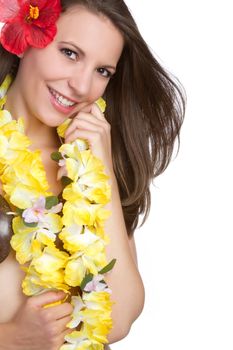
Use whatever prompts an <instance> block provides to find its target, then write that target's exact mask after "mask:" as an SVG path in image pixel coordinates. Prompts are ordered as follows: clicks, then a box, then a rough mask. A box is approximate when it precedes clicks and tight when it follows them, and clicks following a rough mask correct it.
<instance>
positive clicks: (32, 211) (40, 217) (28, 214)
mask: <svg viewBox="0 0 233 350" xmlns="http://www.w3.org/2000/svg"><path fill="white" fill-rule="evenodd" d="M45 203H46V201H45V197H42V196H41V197H39V198H38V199H37V200H36V201H35V203H34V204H33V205H32V207H31V208H28V209H25V210H24V211H23V214H22V217H23V219H24V221H25V222H26V223H28V224H31V223H36V222H38V223H39V222H43V221H44V215H45V214H47V213H59V212H60V211H61V208H62V203H59V204H57V205H55V206H53V207H52V208H51V209H49V210H47V209H46V208H45Z"/></svg>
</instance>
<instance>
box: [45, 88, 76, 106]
mask: <svg viewBox="0 0 233 350" xmlns="http://www.w3.org/2000/svg"><path fill="white" fill-rule="evenodd" d="M49 91H50V93H51V94H52V95H53V97H55V99H56V101H57V103H59V104H60V105H61V106H62V107H73V106H74V105H76V104H77V103H76V102H74V101H71V100H69V99H67V98H66V97H65V96H63V95H61V94H59V93H58V92H57V91H56V90H53V89H51V88H50V87H49Z"/></svg>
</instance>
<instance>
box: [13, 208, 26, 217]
mask: <svg viewBox="0 0 233 350" xmlns="http://www.w3.org/2000/svg"><path fill="white" fill-rule="evenodd" d="M15 211H16V213H17V214H19V215H20V216H22V214H23V212H24V209H20V208H16V209H15Z"/></svg>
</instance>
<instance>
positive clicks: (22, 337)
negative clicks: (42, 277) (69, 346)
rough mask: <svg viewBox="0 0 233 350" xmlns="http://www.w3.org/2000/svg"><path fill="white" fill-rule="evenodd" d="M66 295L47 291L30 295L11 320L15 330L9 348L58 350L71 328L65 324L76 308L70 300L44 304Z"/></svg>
mask: <svg viewBox="0 0 233 350" xmlns="http://www.w3.org/2000/svg"><path fill="white" fill-rule="evenodd" d="M64 297H65V293H63V292H57V293H56V292H46V293H43V294H40V295H38V296H33V297H30V298H28V299H27V300H26V302H25V304H24V305H22V307H21V308H20V310H19V311H18V313H17V314H16V316H15V318H14V321H13V322H12V324H11V325H12V328H13V332H12V340H11V339H9V349H14V350H41V349H43V350H58V349H59V348H60V347H61V345H62V344H63V343H64V336H65V335H66V334H68V333H70V331H71V330H70V329H68V328H66V325H67V323H68V322H69V321H70V320H71V313H72V312H73V308H72V306H71V304H69V303H62V304H60V305H56V306H50V307H47V308H44V306H45V305H48V304H50V303H54V302H57V301H59V300H62V299H64ZM0 329H1V328H0ZM11 341H12V345H11ZM11 346H12V347H11ZM7 349H8V347H7Z"/></svg>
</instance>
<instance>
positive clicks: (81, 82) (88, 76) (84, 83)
mask: <svg viewBox="0 0 233 350" xmlns="http://www.w3.org/2000/svg"><path fill="white" fill-rule="evenodd" d="M92 79H93V74H92V72H91V70H90V69H88V67H78V69H75V70H74V71H72V73H71V75H70V78H69V79H68V85H69V87H70V88H71V89H72V90H73V92H74V93H75V95H77V96H78V97H79V98H85V97H86V96H88V95H89V94H90V92H91V88H92Z"/></svg>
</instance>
